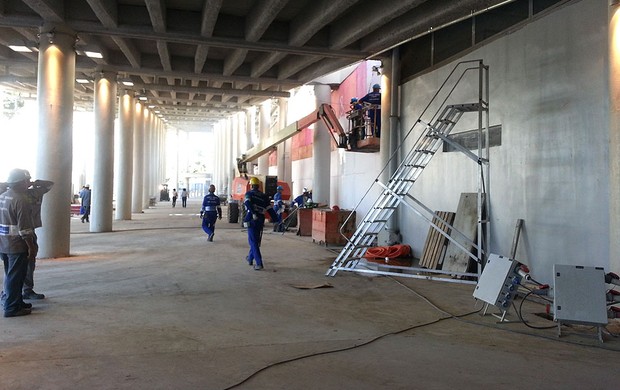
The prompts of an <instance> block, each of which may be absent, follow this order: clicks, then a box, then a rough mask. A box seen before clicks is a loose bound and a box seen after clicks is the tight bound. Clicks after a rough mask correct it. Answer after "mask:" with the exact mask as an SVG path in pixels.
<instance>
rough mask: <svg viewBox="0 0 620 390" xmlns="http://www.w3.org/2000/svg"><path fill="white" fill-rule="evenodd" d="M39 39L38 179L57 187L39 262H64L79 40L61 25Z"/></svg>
mask: <svg viewBox="0 0 620 390" xmlns="http://www.w3.org/2000/svg"><path fill="white" fill-rule="evenodd" d="M40 33H41V39H40V44H39V60H38V81H37V103H38V109H39V128H38V137H37V140H38V149H37V172H36V178H37V179H43V180H51V181H53V182H54V183H55V184H54V187H53V188H52V190H51V191H50V192H48V193H47V194H46V195H45V197H44V198H43V206H42V209H41V217H42V220H43V227H42V228H39V229H38V230H37V235H38V243H39V257H41V258H50V257H65V256H69V251H70V243H69V241H70V233H71V231H70V227H71V207H70V201H71V199H72V198H73V193H72V186H71V174H72V170H73V161H72V160H73V90H74V86H75V50H74V49H73V46H74V45H75V41H76V34H75V33H74V32H73V31H71V30H70V29H68V28H66V27H64V26H60V25H44V26H43V27H42V28H41V30H40ZM15 168H18V167H17V166H16V167H15Z"/></svg>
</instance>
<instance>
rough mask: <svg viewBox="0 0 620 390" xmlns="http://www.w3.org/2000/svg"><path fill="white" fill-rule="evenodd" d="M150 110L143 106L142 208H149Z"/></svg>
mask: <svg viewBox="0 0 620 390" xmlns="http://www.w3.org/2000/svg"><path fill="white" fill-rule="evenodd" d="M151 135H152V132H151V112H150V111H149V110H148V108H146V106H145V108H144V139H143V142H144V154H143V156H142V158H143V160H144V162H143V164H144V168H143V175H142V188H143V194H142V208H143V209H148V208H149V198H150V196H151Z"/></svg>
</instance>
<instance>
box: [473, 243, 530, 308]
mask: <svg viewBox="0 0 620 390" xmlns="http://www.w3.org/2000/svg"><path fill="white" fill-rule="evenodd" d="M518 268H519V263H518V262H517V261H515V260H513V259H509V258H507V257H503V256H500V255H497V254H493V253H491V254H490V255H489V259H488V260H487V262H486V264H485V266H484V270H483V271H482V275H480V279H479V280H478V284H477V285H476V288H475V290H474V298H476V299H480V300H482V301H484V302H486V303H488V304H491V305H494V306H497V307H499V308H500V309H501V310H503V311H506V310H508V309H509V308H510V303H511V302H512V299H513V298H514V296H515V294H516V292H517V287H518V285H519V283H520V282H521V277H520V276H519V274H518V273H517V271H518Z"/></svg>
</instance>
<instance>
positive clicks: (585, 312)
mask: <svg viewBox="0 0 620 390" xmlns="http://www.w3.org/2000/svg"><path fill="white" fill-rule="evenodd" d="M553 276H554V278H553V289H554V301H553V302H554V304H553V307H554V316H555V317H554V318H555V320H556V321H558V322H562V323H576V324H583V325H604V324H607V300H606V296H605V271H604V269H603V268H602V267H585V266H579V265H561V264H555V265H554V266H553Z"/></svg>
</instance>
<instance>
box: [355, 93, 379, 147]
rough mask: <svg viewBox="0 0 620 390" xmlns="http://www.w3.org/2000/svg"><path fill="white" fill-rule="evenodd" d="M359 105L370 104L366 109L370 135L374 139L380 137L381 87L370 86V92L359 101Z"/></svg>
mask: <svg viewBox="0 0 620 390" xmlns="http://www.w3.org/2000/svg"><path fill="white" fill-rule="evenodd" d="M359 102H360V103H367V104H370V105H371V106H370V108H369V109H368V117H369V118H370V124H371V129H372V133H373V135H374V136H375V137H380V136H381V86H380V85H379V84H375V85H373V86H372V92H369V93H368V94H366V96H364V97H363V98H361V99H360V100H359Z"/></svg>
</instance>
